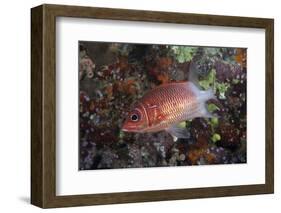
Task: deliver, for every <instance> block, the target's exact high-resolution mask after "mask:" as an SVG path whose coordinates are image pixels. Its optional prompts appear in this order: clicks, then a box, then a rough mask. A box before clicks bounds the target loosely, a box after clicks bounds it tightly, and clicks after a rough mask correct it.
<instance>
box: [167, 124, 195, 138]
mask: <svg viewBox="0 0 281 213" xmlns="http://www.w3.org/2000/svg"><path fill="white" fill-rule="evenodd" d="M166 131H167V132H168V133H170V134H171V135H172V136H173V137H176V138H190V132H189V131H187V129H186V128H183V127H179V126H177V125H173V126H170V127H169V128H167V129H166Z"/></svg>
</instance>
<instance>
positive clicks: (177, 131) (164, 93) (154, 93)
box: [122, 81, 215, 138]
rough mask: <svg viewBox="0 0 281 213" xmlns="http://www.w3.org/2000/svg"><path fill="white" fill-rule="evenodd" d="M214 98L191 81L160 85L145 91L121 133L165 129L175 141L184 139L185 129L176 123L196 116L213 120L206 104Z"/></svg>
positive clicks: (209, 92) (210, 92)
mask: <svg viewBox="0 0 281 213" xmlns="http://www.w3.org/2000/svg"><path fill="white" fill-rule="evenodd" d="M212 98H215V97H214V93H213V91H212V90H211V89H210V90H206V91H203V90H200V89H199V88H198V87H197V86H196V85H195V84H194V83H193V82H191V81H186V82H175V83H167V84H162V85H160V86H158V87H155V88H153V89H152V90H150V91H148V92H147V93H146V94H145V95H144V96H143V97H142V98H141V99H140V100H138V101H137V102H136V103H135V104H134V107H133V108H132V110H131V111H130V112H129V113H128V117H127V118H126V120H125V122H124V124H123V127H122V130H123V131H127V132H138V133H145V132H158V131H163V130H166V131H167V132H169V133H170V134H171V135H172V136H175V137H177V138H187V137H188V135H189V134H188V132H187V129H186V128H179V127H178V124H179V123H181V122H183V121H186V120H190V119H193V118H196V117H207V118H208V117H213V115H212V114H210V113H209V112H208V110H207V109H206V101H208V100H209V99H212Z"/></svg>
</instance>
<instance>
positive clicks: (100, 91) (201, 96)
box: [78, 41, 247, 170]
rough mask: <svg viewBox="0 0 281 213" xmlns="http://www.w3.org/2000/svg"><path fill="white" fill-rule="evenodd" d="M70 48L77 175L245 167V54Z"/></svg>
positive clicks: (95, 45)
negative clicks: (74, 53) (75, 58)
mask: <svg viewBox="0 0 281 213" xmlns="http://www.w3.org/2000/svg"><path fill="white" fill-rule="evenodd" d="M78 43H79V44H78V46H79V48H78V51H79V54H78V55H79V68H78V69H79V82H78V83H79V112H78V114H79V170H96V169H120V168H147V167H172V166H193V165H218V164H238V163H247V140H246V138H247V137H246V130H247V116H246V111H247V104H246V103H247V101H246V100H247V95H246V94H247V91H246V88H247V48H242V47H215V46H213V47H212V46H208V47H205V46H189V45H188V46H186V45H171V44H169V45H165V44H137V43H116V42H115V43H114V42H112V43H110V42H95V41H79V42H78Z"/></svg>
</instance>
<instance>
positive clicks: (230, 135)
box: [217, 122, 240, 149]
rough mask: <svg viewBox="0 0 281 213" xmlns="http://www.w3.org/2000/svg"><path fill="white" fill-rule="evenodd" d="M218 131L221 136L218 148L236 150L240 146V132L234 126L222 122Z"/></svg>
mask: <svg viewBox="0 0 281 213" xmlns="http://www.w3.org/2000/svg"><path fill="white" fill-rule="evenodd" d="M218 131H219V134H220V136H221V140H220V141H219V142H217V144H218V146H222V147H225V148H229V149H236V148H237V147H238V146H239V145H240V131H239V129H237V128H235V126H234V125H233V124H230V123H227V122H221V123H220V125H219V128H218Z"/></svg>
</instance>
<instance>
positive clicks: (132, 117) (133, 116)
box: [131, 114, 139, 121]
mask: <svg viewBox="0 0 281 213" xmlns="http://www.w3.org/2000/svg"><path fill="white" fill-rule="evenodd" d="M131 120H132V121H138V120H139V116H138V115H137V114H132V115H131Z"/></svg>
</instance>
